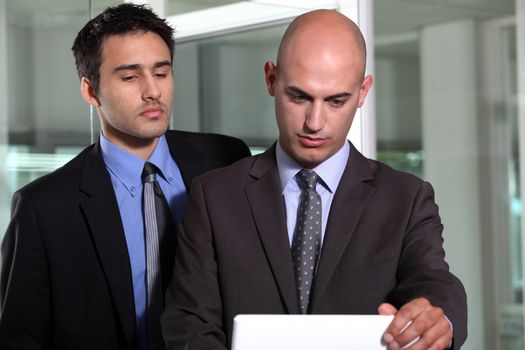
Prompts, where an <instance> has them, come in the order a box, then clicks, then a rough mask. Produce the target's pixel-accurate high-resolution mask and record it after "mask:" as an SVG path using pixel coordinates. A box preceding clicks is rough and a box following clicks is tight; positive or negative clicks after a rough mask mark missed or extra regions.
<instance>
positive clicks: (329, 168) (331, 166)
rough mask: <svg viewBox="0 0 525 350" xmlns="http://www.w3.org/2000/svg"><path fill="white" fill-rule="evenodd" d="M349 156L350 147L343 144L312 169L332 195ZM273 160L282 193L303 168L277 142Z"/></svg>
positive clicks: (346, 143)
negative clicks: (275, 162)
mask: <svg viewBox="0 0 525 350" xmlns="http://www.w3.org/2000/svg"><path fill="white" fill-rule="evenodd" d="M349 155H350V146H349V144H348V142H345V143H344V145H343V147H341V149H340V150H339V151H337V152H336V153H335V154H334V155H333V156H331V157H330V158H328V159H327V160H325V161H324V162H322V163H321V164H319V165H318V166H316V167H315V168H313V169H312V170H314V171H315V172H316V173H317V175H319V177H320V178H321V180H322V182H323V185H324V186H325V187H326V188H327V189H328V190H329V191H330V192H332V193H335V191H336V190H337V186H339V182H340V181H341V177H342V176H343V172H344V171H345V168H346V163H347V162H348V156H349ZM275 158H276V160H277V169H278V171H279V177H280V179H281V191H283V192H284V189H285V188H286V186H287V185H288V183H289V182H290V180H292V179H293V178H294V177H295V175H296V174H297V173H298V172H299V171H300V170H301V169H303V167H302V166H300V165H299V164H298V163H297V162H296V161H295V160H293V159H292V157H290V156H289V155H288V154H287V153H286V152H285V151H284V150H283V148H282V147H281V144H280V143H279V142H277V147H276V149H275Z"/></svg>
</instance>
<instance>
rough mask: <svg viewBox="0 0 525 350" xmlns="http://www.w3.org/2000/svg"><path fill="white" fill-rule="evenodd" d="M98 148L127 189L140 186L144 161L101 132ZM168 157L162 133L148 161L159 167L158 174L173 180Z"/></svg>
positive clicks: (107, 164) (168, 152)
mask: <svg viewBox="0 0 525 350" xmlns="http://www.w3.org/2000/svg"><path fill="white" fill-rule="evenodd" d="M100 148H101V150H102V156H103V157H104V162H105V164H106V167H107V168H108V170H109V171H110V172H111V173H112V174H113V175H114V176H115V177H116V178H117V179H118V180H119V181H120V182H121V183H122V184H123V185H124V187H126V189H127V190H128V191H130V192H133V191H134V189H133V188H134V187H135V188H139V187H140V186H142V179H141V175H142V169H143V168H144V163H145V161H144V160H143V159H142V158H140V157H137V156H136V155H134V154H132V153H130V152H128V151H125V150H123V149H122V148H120V147H118V146H117V145H115V144H113V143H112V142H111V141H109V140H108V139H107V138H106V137H105V136H104V134H103V133H102V132H101V133H100ZM170 157H171V155H170V151H169V147H168V143H167V142H166V137H165V136H164V135H162V136H161V137H160V138H159V142H158V143H157V146H156V147H155V150H154V151H153V153H152V154H151V156H150V158H149V159H148V161H149V162H150V163H153V164H154V165H155V166H156V167H157V168H159V170H160V172H161V173H160V175H161V176H162V177H164V178H165V179H166V181H168V182H171V181H172V180H173V172H174V169H173V167H172V164H171V162H170Z"/></svg>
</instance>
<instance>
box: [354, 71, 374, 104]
mask: <svg viewBox="0 0 525 350" xmlns="http://www.w3.org/2000/svg"><path fill="white" fill-rule="evenodd" d="M373 82H374V78H372V76H371V75H367V76H366V77H365V78H364V79H363V83H362V84H361V88H360V89H359V101H358V103H357V106H358V107H361V106H362V105H363V103H365V98H366V95H368V91H370V88H371V87H372V84H373Z"/></svg>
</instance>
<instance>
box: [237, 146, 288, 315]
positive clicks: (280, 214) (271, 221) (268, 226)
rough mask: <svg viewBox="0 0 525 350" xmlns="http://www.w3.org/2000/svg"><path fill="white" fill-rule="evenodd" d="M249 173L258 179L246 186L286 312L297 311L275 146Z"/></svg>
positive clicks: (260, 158) (259, 159)
mask: <svg viewBox="0 0 525 350" xmlns="http://www.w3.org/2000/svg"><path fill="white" fill-rule="evenodd" d="M250 175H251V176H253V177H254V178H256V179H257V181H255V182H253V183H252V184H250V185H249V186H247V188H246V195H247V197H248V202H249V204H250V208H251V210H252V213H253V217H254V220H255V224H256V226H257V231H258V233H259V237H260V239H261V242H262V245H263V248H264V251H265V253H266V256H267V258H268V261H269V263H270V267H271V269H272V271H273V274H274V277H275V280H276V283H277V286H278V287H279V290H280V293H281V297H282V299H283V300H284V303H285V306H286V308H287V312H288V313H291V314H295V313H297V294H296V288H295V277H294V271H293V263H292V256H291V252H290V243H289V242H288V236H287V235H286V222H285V209H284V204H283V199H282V196H281V191H280V188H281V185H280V181H279V173H278V171H277V166H276V163H275V146H273V147H271V148H270V149H268V150H267V151H266V152H265V153H264V154H262V155H261V156H260V157H259V158H258V159H257V160H256V161H255V163H254V166H253V168H252V170H251V172H250Z"/></svg>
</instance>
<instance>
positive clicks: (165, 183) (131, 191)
mask: <svg viewBox="0 0 525 350" xmlns="http://www.w3.org/2000/svg"><path fill="white" fill-rule="evenodd" d="M100 148H101V149H102V156H103V157H104V162H105V164H106V168H107V170H108V172H109V175H110V177H111V182H112V184H113V189H114V190H115V195H116V197H117V203H118V207H119V211H120V217H121V220H122V226H123V227H124V234H125V236H126V244H127V247H128V253H129V258H130V263H131V273H132V278H133V295H134V298H135V313H136V317H137V343H138V348H139V349H141V350H147V348H148V345H147V344H148V339H147V318H146V247H145V244H144V243H145V242H144V220H143V216H142V179H141V175H142V169H143V168H144V163H145V161H144V160H143V159H142V158H139V157H137V156H135V155H134V154H131V153H129V152H127V151H125V150H123V149H121V148H119V147H118V146H116V145H114V144H113V143H111V142H110V141H109V140H108V139H107V138H106V137H105V136H104V135H103V134H101V135H100ZM148 161H149V162H150V163H153V164H155V166H157V168H159V169H160V171H161V174H160V175H159V176H157V180H158V182H159V185H160V187H161V189H162V192H163V193H164V196H165V197H166V200H167V201H168V203H169V205H170V209H171V213H172V216H173V220H174V221H173V222H174V223H175V225H176V226H177V225H178V223H179V221H180V217H181V215H182V211H183V210H184V205H185V203H186V196H187V194H186V187H185V186H184V182H183V180H182V175H181V173H180V169H179V167H178V166H177V163H176V162H175V160H174V159H173V157H172V156H171V153H170V150H169V147H168V143H167V142H166V138H165V137H164V136H162V137H161V138H160V139H159V142H158V144H157V147H156V148H155V150H154V151H153V153H152V155H151V156H150V158H149V159H148ZM176 226H175V227H176ZM108 234H110V232H108ZM173 234H175V232H173Z"/></svg>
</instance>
